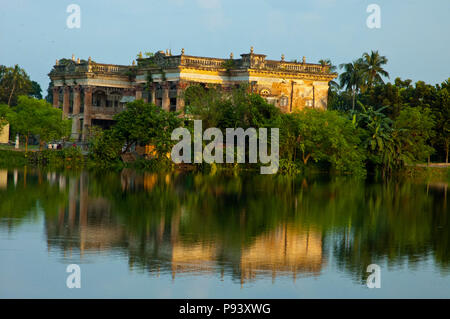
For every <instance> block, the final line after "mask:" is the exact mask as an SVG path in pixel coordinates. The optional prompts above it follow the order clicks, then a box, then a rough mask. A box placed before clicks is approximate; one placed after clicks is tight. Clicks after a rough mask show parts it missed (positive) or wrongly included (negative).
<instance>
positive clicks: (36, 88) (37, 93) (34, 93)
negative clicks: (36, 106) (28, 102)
mask: <svg viewBox="0 0 450 319" xmlns="http://www.w3.org/2000/svg"><path fill="white" fill-rule="evenodd" d="M29 95H30V96H31V97H34V98H36V99H38V100H42V89H41V86H40V85H39V83H37V82H36V81H31V90H30V93H29Z"/></svg>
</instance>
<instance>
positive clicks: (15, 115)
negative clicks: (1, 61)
mask: <svg viewBox="0 0 450 319" xmlns="http://www.w3.org/2000/svg"><path fill="white" fill-rule="evenodd" d="M7 119H8V122H9V123H10V124H11V127H12V130H13V131H14V132H15V133H18V134H19V135H21V136H22V137H24V138H25V150H26V151H27V150H28V140H29V137H30V135H39V137H40V146H41V147H42V145H43V144H44V143H45V142H48V141H49V140H52V139H59V138H62V137H65V136H67V135H69V133H70V128H71V121H70V120H63V119H62V113H61V110H59V109H55V108H53V107H52V106H51V105H50V104H49V103H47V102H46V101H45V100H37V99H35V98H32V97H28V96H19V98H18V104H17V106H14V107H12V108H11V109H10V111H9V112H8V115H7Z"/></svg>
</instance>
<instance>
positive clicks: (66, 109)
mask: <svg viewBox="0 0 450 319" xmlns="http://www.w3.org/2000/svg"><path fill="white" fill-rule="evenodd" d="M69 107H70V87H69V86H65V87H64V98H63V118H67V116H68V115H69Z"/></svg>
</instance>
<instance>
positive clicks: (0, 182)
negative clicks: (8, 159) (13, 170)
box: [0, 169, 8, 189]
mask: <svg viewBox="0 0 450 319" xmlns="http://www.w3.org/2000/svg"><path fill="white" fill-rule="evenodd" d="M7 186H8V171H7V170H6V169H0V189H1V188H5V189H6V187H7Z"/></svg>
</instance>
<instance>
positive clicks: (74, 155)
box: [26, 146, 84, 168]
mask: <svg viewBox="0 0 450 319" xmlns="http://www.w3.org/2000/svg"><path fill="white" fill-rule="evenodd" d="M26 157H27V158H28V162H29V163H31V164H34V165H39V166H49V167H52V168H81V167H83V166H84V156H83V154H82V152H81V149H80V148H79V147H76V146H72V147H67V148H63V149H61V150H43V151H39V152H27V153H26Z"/></svg>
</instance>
